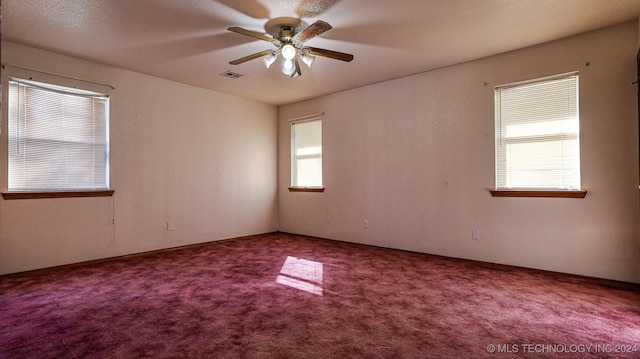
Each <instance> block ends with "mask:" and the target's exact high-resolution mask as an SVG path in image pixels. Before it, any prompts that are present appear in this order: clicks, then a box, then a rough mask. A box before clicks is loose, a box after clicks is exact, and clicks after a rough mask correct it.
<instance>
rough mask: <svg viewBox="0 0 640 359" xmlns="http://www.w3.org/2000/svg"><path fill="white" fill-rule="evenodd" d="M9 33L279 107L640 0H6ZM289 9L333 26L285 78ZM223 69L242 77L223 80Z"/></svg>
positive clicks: (576, 24)
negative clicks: (298, 71)
mask: <svg viewBox="0 0 640 359" xmlns="http://www.w3.org/2000/svg"><path fill="white" fill-rule="evenodd" d="M1 10H2V38H3V39H4V40H8V41H12V42H16V43H20V44H25V45H30V46H33V47H37V48H42V49H46V50H51V51H55V52H58V53H62V54H68V55H73V56H76V57H80V58H85V59H88V60H92V61H95V62H99V63H104V64H108V65H113V66H117V67H120V68H124V69H129V70H133V71H137V72H141V73H145V74H149V75H153V76H157V77H161V78H165V79H170V80H175V81H179V82H183V83H187V84H192V85H195V86H199V87H203V88H208V89H212V90H216V91H220V92H224V93H229V94H233V95H238V96H243V97H246V98H250V99H254V100H258V101H262V102H266V103H270V104H275V105H281V104H287V103H291V102H296V101H299V100H303V99H308V98H313V97H317V96H320V95H324V94H328V93H333V92H337V91H342V90H346V89H351V88H355V87H360V86H365V85H368V84H372V83H376V82H381V81H386V80H390V79H394V78H399V77H403V76H407V75H412V74H416V73H420V72H424V71H428V70H432V69H435V68H439V67H443V66H447V65H452V64H456V63H461V62H465V61H469V60H473V59H477V58H482V57H486V56H490V55H494V54H498V53H502V52H506V51H510V50H515V49H518V48H523V47H527V46H531V45H535V44H539V43H543V42H547V41H551V40H555V39H559V38H563V37H567V36H570V35H574V34H578V33H581V32H586V31H590V30H594V29H598V28H602V27H606V26H609V25H614V24H618V23H622V22H625V21H631V20H634V19H637V18H638V16H639V15H640V0H4V1H2V9H1ZM282 16H290V17H298V18H301V19H302V21H303V22H305V23H307V24H311V23H313V22H314V21H315V20H324V21H326V22H328V23H330V24H331V25H332V26H333V29H332V30H330V31H328V32H326V33H324V34H322V35H321V36H319V37H316V38H314V39H312V40H309V41H308V42H307V43H306V45H309V46H314V47H320V48H326V49H330V50H336V51H341V52H347V53H351V54H353V55H354V56H355V58H354V60H353V61H352V62H349V63H346V62H342V61H336V60H332V59H328V58H320V57H319V58H317V59H316V61H315V63H314V64H313V67H312V68H311V69H308V68H306V67H305V66H304V65H303V68H302V72H303V74H302V76H301V77H297V78H289V77H287V76H285V75H283V74H282V73H281V72H280V69H279V66H275V65H274V66H272V67H271V68H270V69H268V70H267V69H266V68H265V67H264V66H263V65H262V62H261V61H260V60H259V59H256V60H252V61H249V62H246V63H244V64H241V65H236V66H234V65H229V61H231V60H234V59H237V58H240V57H243V56H246V55H249V54H252V53H256V52H259V51H262V50H265V49H270V48H273V45H271V44H269V43H267V42H264V41H260V40H257V39H256V40H254V39H252V38H250V37H246V36H243V35H240V34H236V33H232V32H229V31H227V28H228V27H230V26H239V27H242V28H245V29H248V30H253V31H258V32H265V30H264V25H265V23H266V22H267V21H268V20H269V19H273V18H276V17H282ZM227 70H232V71H234V72H238V73H240V74H242V75H244V76H243V77H241V78H238V79H230V78H226V77H222V76H219V74H220V73H223V72H225V71H227Z"/></svg>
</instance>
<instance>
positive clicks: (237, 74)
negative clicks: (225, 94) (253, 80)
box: [220, 70, 242, 79]
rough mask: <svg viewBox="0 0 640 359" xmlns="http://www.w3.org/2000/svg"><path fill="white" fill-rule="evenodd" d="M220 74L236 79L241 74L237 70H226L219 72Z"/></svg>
mask: <svg viewBox="0 0 640 359" xmlns="http://www.w3.org/2000/svg"><path fill="white" fill-rule="evenodd" d="M220 76H224V77H228V78H230V79H237V78H239V77H242V74H239V73H237V72H233V71H231V70H227V71H225V72H223V73H221V74H220Z"/></svg>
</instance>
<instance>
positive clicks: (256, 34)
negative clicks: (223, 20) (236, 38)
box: [227, 26, 274, 42]
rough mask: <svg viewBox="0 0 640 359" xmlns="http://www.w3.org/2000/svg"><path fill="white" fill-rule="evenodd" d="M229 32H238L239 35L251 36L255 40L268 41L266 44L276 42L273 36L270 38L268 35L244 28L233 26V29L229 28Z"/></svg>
mask: <svg viewBox="0 0 640 359" xmlns="http://www.w3.org/2000/svg"><path fill="white" fill-rule="evenodd" d="M227 30H229V31H233V32H236V33H238V34H242V35H246V36H251V37H253V38H256V39H260V40H263V41H266V42H272V41H273V40H274V38H273V37H271V36H269V35H267V34H262V33H259V32H255V31H251V30H247V29H243V28H241V27H237V26H232V27H230V28H228V29H227Z"/></svg>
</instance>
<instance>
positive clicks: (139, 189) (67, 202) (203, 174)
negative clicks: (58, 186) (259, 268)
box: [0, 42, 277, 274]
mask: <svg viewBox="0 0 640 359" xmlns="http://www.w3.org/2000/svg"><path fill="white" fill-rule="evenodd" d="M7 62H8V63H12V64H18V65H22V66H28V67H33V68H37V69H42V70H47V71H51V72H56V73H61V74H65V75H69V76H75V77H79V78H84V79H92V80H97V81H101V82H106V83H109V84H112V85H114V86H115V87H116V90H115V91H111V90H110V89H109V88H108V87H104V86H95V85H90V84H86V83H77V82H74V81H70V80H65V79H63V78H58V77H56V76H49V75H44V74H41V73H37V72H32V71H25V70H20V69H16V68H13V67H10V66H9V67H7V68H6V69H3V71H2V83H3V87H4V88H6V84H7V78H8V76H15V77H22V78H24V77H33V79H34V80H40V81H55V82H57V83H61V84H66V85H79V86H82V87H84V88H88V89H92V90H97V91H102V92H105V93H107V94H109V95H110V96H111V178H112V181H111V182H112V186H113V189H114V190H115V195H114V196H113V197H104V198H71V199H32V200H3V199H0V274H6V273H12V272H18V271H24V270H31V269H37V268H43V267H49V266H55V265H61V264H67V263H74V262H80V261H87V260H93V259H99V258H106V257H112V256H118V255H124V254H131V253H137V252H143V251H148V250H155V249H161V248H169V247H175V246H181V245H186V244H192V243H199V242H207V241H212V240H218V239H224V238H233V237H238V236H245V235H251V234H257V233H265V232H271V231H274V230H276V229H277V194H276V193H277V186H276V178H277V173H276V172H277V156H276V147H277V140H276V138H277V109H276V107H275V106H271V105H266V104H262V103H257V102H254V101H250V100H246V99H242V98H239V97H234V96H229V95H224V94H221V93H217V92H213V91H208V90H204V89H200V88H196V87H192V86H188V85H184V84H179V83H175V82H171V81H167V80H162V79H158V78H154V77H150V76H145V75H142V74H139V73H134V72H130V71H125V70H121V69H117V68H113V67H109V66H104V65H100V64H96V63H91V62H87V61H83V60H80V59H77V58H71V57H67V56H62V55H58V54H54V53H51V52H47V51H42V50H36V49H33V48H29V47H25V46H21V45H17V44H13V43H9V42H2V63H7ZM230 81H232V80H230ZM3 96H4V97H3V115H4V116H6V113H7V112H6V111H7V107H6V91H5V94H4V95H3ZM2 133H3V135H2V137H0V139H1V142H2V146H3V147H2V150H0V151H1V152H0V153H2V156H1V157H0V158H1V160H0V163H1V165H0V168H1V169H0V171H1V172H0V173H2V176H0V177H1V178H2V182H0V183H1V184H2V185H1V187H2V189H6V188H7V179H6V170H5V169H6V168H7V167H6V164H7V158H6V141H7V136H6V133H7V130H6V121H3V127H2ZM167 222H173V224H174V231H171V232H169V231H167V230H166V229H167Z"/></svg>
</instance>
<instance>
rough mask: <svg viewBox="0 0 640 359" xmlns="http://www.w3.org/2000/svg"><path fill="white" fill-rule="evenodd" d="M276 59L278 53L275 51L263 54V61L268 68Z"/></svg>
mask: <svg viewBox="0 0 640 359" xmlns="http://www.w3.org/2000/svg"><path fill="white" fill-rule="evenodd" d="M275 61H276V54H274V53H273V51H271V52H269V53H268V54H266V55H264V56H262V63H263V64H264V67H266V68H269V66H271V64H273V63H274V62H275Z"/></svg>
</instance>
